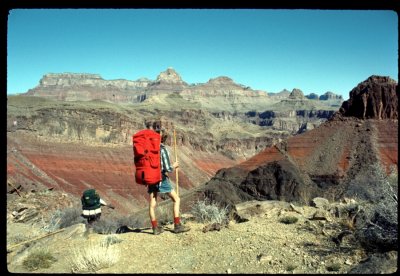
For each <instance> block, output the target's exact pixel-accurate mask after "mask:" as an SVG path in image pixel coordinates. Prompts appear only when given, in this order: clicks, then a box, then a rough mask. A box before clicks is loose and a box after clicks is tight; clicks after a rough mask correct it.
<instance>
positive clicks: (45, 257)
mask: <svg viewBox="0 0 400 276" xmlns="http://www.w3.org/2000/svg"><path fill="white" fill-rule="evenodd" d="M55 261H57V259H56V258H55V257H54V256H53V255H52V254H51V253H50V252H49V251H48V250H47V249H39V250H37V251H34V252H32V253H31V254H29V255H28V257H26V259H25V260H24V261H23V263H22V264H23V266H24V267H25V268H26V269H27V270H29V271H34V270H38V269H41V268H49V267H50V266H51V264H52V263H54V262H55Z"/></svg>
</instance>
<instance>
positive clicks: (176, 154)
mask: <svg viewBox="0 0 400 276" xmlns="http://www.w3.org/2000/svg"><path fill="white" fill-rule="evenodd" d="M174 152H175V162H177V161H178V152H177V150H176V133H175V128H174ZM178 170H179V167H178V168H176V169H175V179H176V180H175V181H176V194H177V195H178V196H179V177H178Z"/></svg>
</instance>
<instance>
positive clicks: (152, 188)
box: [147, 184, 160, 194]
mask: <svg viewBox="0 0 400 276" xmlns="http://www.w3.org/2000/svg"><path fill="white" fill-rule="evenodd" d="M159 191H160V184H153V185H147V193H149V194H151V193H158V192H159Z"/></svg>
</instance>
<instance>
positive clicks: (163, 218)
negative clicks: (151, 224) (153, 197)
mask: <svg viewBox="0 0 400 276" xmlns="http://www.w3.org/2000/svg"><path fill="white" fill-rule="evenodd" d="M156 214H157V220H158V222H159V223H160V225H167V224H168V223H172V219H173V217H174V214H173V210H172V207H171V206H169V205H164V206H157V208H156Z"/></svg>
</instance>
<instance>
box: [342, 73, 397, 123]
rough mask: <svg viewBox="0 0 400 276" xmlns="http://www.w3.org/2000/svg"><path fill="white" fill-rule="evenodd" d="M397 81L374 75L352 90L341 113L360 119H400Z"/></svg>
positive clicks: (343, 104)
mask: <svg viewBox="0 0 400 276" xmlns="http://www.w3.org/2000/svg"><path fill="white" fill-rule="evenodd" d="M396 91H397V82H396V81H395V80H393V79H391V78H390V77H383V76H376V75H373V76H371V77H369V78H368V79H366V80H365V81H363V82H361V83H359V84H358V85H357V87H355V88H353V90H351V91H350V98H349V100H347V101H344V102H343V103H342V106H341V107H340V109H339V113H340V114H341V115H343V116H346V117H356V118H360V119H398V95H397V93H396Z"/></svg>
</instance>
